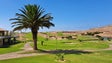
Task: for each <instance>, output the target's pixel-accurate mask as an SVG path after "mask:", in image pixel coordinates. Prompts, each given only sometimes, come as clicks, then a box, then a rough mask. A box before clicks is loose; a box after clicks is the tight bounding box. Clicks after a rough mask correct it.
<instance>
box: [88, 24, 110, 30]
mask: <svg viewBox="0 0 112 63" xmlns="http://www.w3.org/2000/svg"><path fill="white" fill-rule="evenodd" d="M86 32H112V25H109V26H103V27H99V28H92V29H89V30H86Z"/></svg>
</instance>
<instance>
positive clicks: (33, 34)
mask: <svg viewBox="0 0 112 63" xmlns="http://www.w3.org/2000/svg"><path fill="white" fill-rule="evenodd" d="M37 34H38V31H37V30H34V29H33V30H32V37H33V42H34V46H33V49H34V50H38V48H37Z"/></svg>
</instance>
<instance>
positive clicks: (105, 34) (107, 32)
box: [84, 25, 112, 38]
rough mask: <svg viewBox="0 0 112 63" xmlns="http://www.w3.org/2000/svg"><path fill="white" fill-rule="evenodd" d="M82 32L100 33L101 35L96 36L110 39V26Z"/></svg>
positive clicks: (111, 31) (111, 33)
mask: <svg viewBox="0 0 112 63" xmlns="http://www.w3.org/2000/svg"><path fill="white" fill-rule="evenodd" d="M84 32H85V33H87V32H102V33H100V34H96V35H99V36H102V37H111V38H112V25H109V26H103V27H99V28H92V29H89V30H86V31H84Z"/></svg>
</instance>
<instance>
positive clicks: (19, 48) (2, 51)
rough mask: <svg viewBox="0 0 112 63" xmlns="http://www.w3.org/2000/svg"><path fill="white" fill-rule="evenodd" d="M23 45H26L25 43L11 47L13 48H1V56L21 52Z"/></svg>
mask: <svg viewBox="0 0 112 63" xmlns="http://www.w3.org/2000/svg"><path fill="white" fill-rule="evenodd" d="M23 45H24V43H18V44H14V45H11V46H9V47H6V48H0V54H5V53H10V52H16V51H19V50H21V48H22V47H23Z"/></svg>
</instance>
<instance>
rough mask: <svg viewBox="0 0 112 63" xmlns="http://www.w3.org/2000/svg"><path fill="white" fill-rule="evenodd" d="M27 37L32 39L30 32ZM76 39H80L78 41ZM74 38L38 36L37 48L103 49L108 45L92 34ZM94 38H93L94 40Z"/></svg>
mask: <svg viewBox="0 0 112 63" xmlns="http://www.w3.org/2000/svg"><path fill="white" fill-rule="evenodd" d="M26 37H28V38H27V39H32V35H31V33H28V34H26ZM77 39H81V40H82V42H79V41H78V40H77ZM77 39H76V40H48V41H46V40H45V38H43V37H41V36H38V48H39V49H43V50H55V49H76V50H77V49H78V50H84V49H93V50H96V49H104V48H108V47H109V43H108V42H106V41H99V40H96V38H95V37H92V36H78V38H77ZM94 39H95V40H94ZM41 41H44V46H42V45H41Z"/></svg>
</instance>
